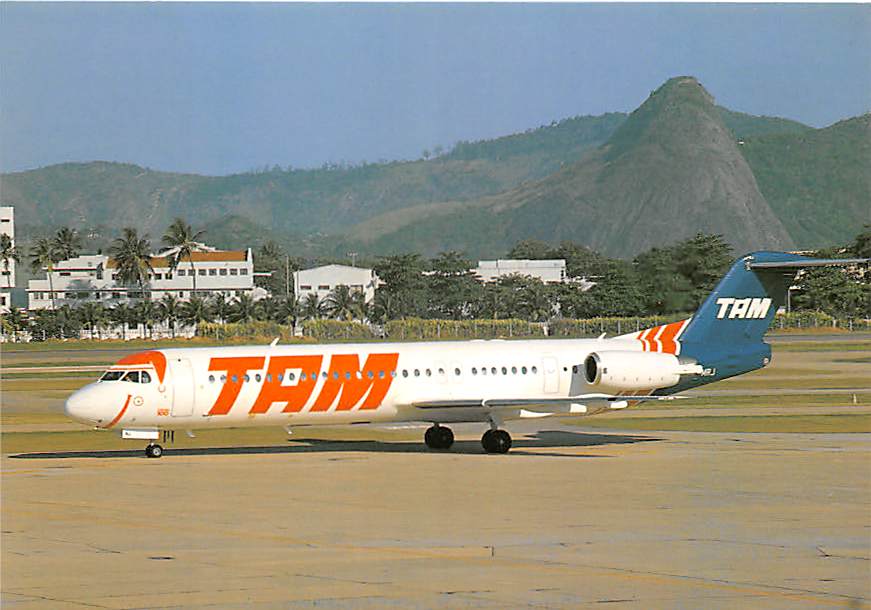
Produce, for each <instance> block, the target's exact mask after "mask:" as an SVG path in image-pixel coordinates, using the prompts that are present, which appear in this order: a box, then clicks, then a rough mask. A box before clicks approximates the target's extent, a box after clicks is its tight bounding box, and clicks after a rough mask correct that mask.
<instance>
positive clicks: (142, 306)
mask: <svg viewBox="0 0 871 610" xmlns="http://www.w3.org/2000/svg"><path fill="white" fill-rule="evenodd" d="M134 310H135V312H136V318H137V320H138V321H139V323H140V324H142V330H143V334H145V333H146V332H147V333H148V336H149V337H151V334H152V330H153V328H154V323H155V322H157V321H158V320H159V319H160V311H159V310H158V307H157V305H155V303H154V301H152V300H151V299H142V300H141V301H139V303H137V304H136V306H135V308H134Z"/></svg>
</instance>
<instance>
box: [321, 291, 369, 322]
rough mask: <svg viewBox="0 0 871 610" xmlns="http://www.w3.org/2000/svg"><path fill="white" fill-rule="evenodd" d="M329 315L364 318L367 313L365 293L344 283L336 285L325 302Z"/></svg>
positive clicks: (348, 318)
mask: <svg viewBox="0 0 871 610" xmlns="http://www.w3.org/2000/svg"><path fill="white" fill-rule="evenodd" d="M323 308H324V311H326V313H327V315H329V316H330V317H332V318H335V319H337V320H347V321H350V320H353V319H355V318H357V319H362V318H364V317H365V315H366V310H365V308H366V303H365V301H364V297H363V293H362V292H359V291H353V290H351V289H350V288H349V287H348V286H345V285H344V284H339V285H338V286H336V287H335V288H334V289H333V290H332V291H331V292H330V294H329V295H328V296H327V298H325V299H324V302H323Z"/></svg>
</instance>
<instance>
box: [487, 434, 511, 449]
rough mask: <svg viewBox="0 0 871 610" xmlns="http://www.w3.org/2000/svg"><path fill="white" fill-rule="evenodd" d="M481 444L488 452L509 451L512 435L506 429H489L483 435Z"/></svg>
mask: <svg viewBox="0 0 871 610" xmlns="http://www.w3.org/2000/svg"><path fill="white" fill-rule="evenodd" d="M481 445H482V446H483V447H484V451H486V452H487V453H508V450H509V449H511V435H510V434H508V433H507V432H506V431H505V430H487V431H486V432H485V433H484V436H482V437H481Z"/></svg>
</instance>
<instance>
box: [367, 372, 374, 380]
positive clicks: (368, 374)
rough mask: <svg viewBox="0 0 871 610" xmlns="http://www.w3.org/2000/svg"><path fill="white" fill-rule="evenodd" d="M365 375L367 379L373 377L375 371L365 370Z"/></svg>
mask: <svg viewBox="0 0 871 610" xmlns="http://www.w3.org/2000/svg"><path fill="white" fill-rule="evenodd" d="M366 377H368V378H369V379H374V378H375V373H373V372H372V371H366Z"/></svg>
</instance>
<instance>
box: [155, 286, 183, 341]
mask: <svg viewBox="0 0 871 610" xmlns="http://www.w3.org/2000/svg"><path fill="white" fill-rule="evenodd" d="M157 305H158V308H159V313H160V318H161V320H165V321H166V322H168V323H169V331H170V333H171V334H172V338H173V339H175V325H176V323H177V322H178V318H179V314H180V313H181V311H180V310H181V301H179V300H178V297H176V296H173V295H172V294H169V293H167V294H165V295H163V298H162V299H160V301H159V302H158V304H157Z"/></svg>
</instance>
